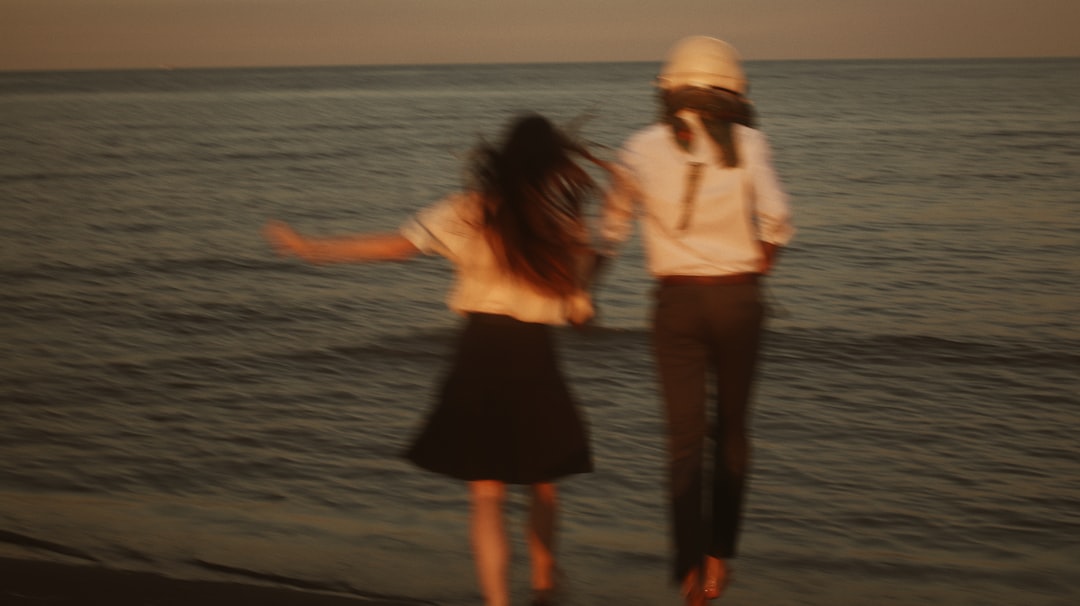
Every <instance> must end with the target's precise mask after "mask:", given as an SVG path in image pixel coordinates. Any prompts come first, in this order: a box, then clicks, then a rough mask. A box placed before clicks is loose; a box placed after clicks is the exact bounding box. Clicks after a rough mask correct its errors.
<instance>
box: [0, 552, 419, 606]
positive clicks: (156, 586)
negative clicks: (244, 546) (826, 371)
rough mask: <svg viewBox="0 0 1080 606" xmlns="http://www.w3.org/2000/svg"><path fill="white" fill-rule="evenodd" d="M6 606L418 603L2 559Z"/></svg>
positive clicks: (0, 580) (0, 590)
mask: <svg viewBox="0 0 1080 606" xmlns="http://www.w3.org/2000/svg"><path fill="white" fill-rule="evenodd" d="M0 604H4V606H31V605H36V606H59V605H64V606H99V605H100V606H106V605H108V606H192V605H198V606H219V605H220V606H244V605H248V604H251V605H256V604H257V605H259V606H359V605H361V604H362V605H364V606H421V605H425V604H433V603H432V602H426V601H422V600H412V599H408V598H395V597H392V596H375V595H346V594H338V593H326V592H316V591H304V590H300V589H294V588H291V587H283V586H274V585H269V584H268V585H254V584H244V583H235V582H227V581H193V580H182V579H173V578H169V577H164V576H161V575H157V574H153V573H149V572H135V571H123V570H113V569H109V568H104V567H100V566H87V565H76V564H64V563H58V562H47V561H42V560H23V559H11V558H0Z"/></svg>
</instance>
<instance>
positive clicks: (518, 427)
mask: <svg viewBox="0 0 1080 606" xmlns="http://www.w3.org/2000/svg"><path fill="white" fill-rule="evenodd" d="M406 457H407V458H408V459H409V460H410V461H412V462H413V463H415V464H416V465H419V466H420V467H422V468H424V469H428V470H430V471H434V472H437V473H441V474H445V475H448V476H451V477H454V478H458V479H461V480H499V481H502V482H506V483H509V484H532V483H536V482H547V481H551V480H555V479H557V478H560V477H563V476H566V475H570V474H575V473H586V472H590V471H592V457H591V453H590V450H589V439H588V431H587V428H586V425H585V422H584V420H583V418H582V415H581V414H580V413H579V411H578V408H577V405H576V404H575V403H574V400H573V398H572V396H571V394H570V390H569V388H568V387H567V385H566V382H565V380H564V379H563V375H562V372H561V371H560V370H559V363H558V359H557V357H556V354H555V348H554V346H553V343H552V339H551V334H550V328H549V327H548V326H547V325H544V324H534V323H528V322H521V321H519V320H516V319H514V318H511V317H509V316H502V315H492V314H471V315H470V316H469V318H468V321H467V322H466V325H465V330H464V331H463V332H462V334H461V336H460V340H459V342H458V349H457V353H456V355H455V358H454V362H453V365H452V367H451V369H450V373H449V376H447V378H446V380H445V382H444V383H443V385H442V389H441V391H440V394H439V398H438V400H437V402H436V403H435V406H434V409H433V410H432V411H431V413H430V414H429V416H428V417H427V419H426V420H425V422H424V424H423V427H422V428H421V430H420V432H419V434H418V436H417V438H416V439H415V441H414V442H413V444H412V446H411V447H410V448H409V450H408V452H407V453H406Z"/></svg>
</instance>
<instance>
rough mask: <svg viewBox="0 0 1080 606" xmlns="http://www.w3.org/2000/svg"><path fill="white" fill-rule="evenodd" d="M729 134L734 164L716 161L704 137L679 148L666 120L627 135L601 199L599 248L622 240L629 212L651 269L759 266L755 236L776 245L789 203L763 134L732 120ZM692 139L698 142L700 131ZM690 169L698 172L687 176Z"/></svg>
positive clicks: (788, 233)
mask: <svg viewBox="0 0 1080 606" xmlns="http://www.w3.org/2000/svg"><path fill="white" fill-rule="evenodd" d="M691 126H694V125H693V124H692V125H691ZM732 134H733V135H734V138H735V143H736V146H737V149H738V151H739V154H740V155H741V160H740V163H739V166H738V167H735V168H727V167H720V166H717V165H716V162H715V160H713V157H714V156H713V151H712V149H711V141H709V143H710V145H701V146H695V149H692V150H691V151H690V152H689V153H688V152H686V151H683V150H682V149H681V148H680V147H679V146H678V145H677V144H676V143H675V140H674V137H673V136H672V134H671V130H670V128H669V127H668V126H667V125H663V124H653V125H652V126H649V127H647V128H645V129H643V130H641V131H639V132H638V133H636V134H635V135H633V136H632V137H631V138H630V139H629V140H628V141H627V142H626V144H625V145H624V146H623V148H622V150H621V151H620V154H619V164H620V170H618V171H617V173H616V174H617V177H618V178H617V179H616V185H615V187H614V188H613V189H612V190H611V191H609V195H608V197H607V199H606V201H605V213H604V230H603V232H604V240H605V242H606V247H607V251H606V252H608V254H613V253H614V252H615V249H616V248H617V247H618V245H619V244H621V243H622V242H623V241H625V240H626V239H627V237H628V236H629V234H630V230H631V223H632V220H633V219H634V217H635V215H637V216H638V217H639V218H640V222H641V226H642V235H643V240H644V243H645V247H646V251H647V253H648V264H649V270H650V272H651V273H653V274H654V275H657V276H664V275H725V274H738V273H754V272H757V271H759V270H760V268H761V266H762V262H763V253H762V249H761V245H760V244H759V242H761V241H764V242H769V243H772V244H777V245H780V246H783V245H785V244H787V243H788V241H789V240H790V239H791V237H792V234H793V233H794V231H795V230H794V228H793V227H792V225H791V209H790V207H789V204H788V195H787V193H786V192H785V191H784V189H783V187H782V186H781V184H780V180H779V179H778V178H777V176H776V172H775V170H774V169H773V165H772V159H771V153H770V149H769V144H768V141H767V140H766V138H765V135H764V133H762V132H761V131H758V130H754V129H751V128H747V127H745V126H740V125H734V126H733V133H732ZM694 138H695V140H696V141H706V140H707V135H706V134H705V133H704V132H697V133H695V135H694ZM694 165H699V167H700V168H697V169H695V168H694V167H693V166H694ZM692 170H696V171H698V172H697V173H696V174H695V175H694V176H693V178H692V177H691V171H692Z"/></svg>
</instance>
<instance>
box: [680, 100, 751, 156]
mask: <svg viewBox="0 0 1080 606" xmlns="http://www.w3.org/2000/svg"><path fill="white" fill-rule="evenodd" d="M684 109H691V110H694V111H696V112H698V114H699V115H700V116H701V121H702V123H703V124H704V125H705V130H706V131H707V132H708V133H709V138H711V139H712V140H713V142H714V143H715V144H716V152H717V153H716V156H717V158H716V163H717V164H718V165H719V166H727V167H734V166H738V165H739V151H738V149H736V146H735V141H734V138H733V137H732V135H731V125H732V124H742V125H743V126H749V127H750V128H754V127H755V122H756V118H757V116H756V114H755V112H754V105H753V103H751V102H750V100H749V99H747V98H746V97H744V96H743V95H740V94H739V93H736V92H734V91H730V90H727V89H723V88H715V87H713V88H702V87H697V86H684V87H680V88H676V89H672V90H666V89H662V90H661V91H660V120H661V121H663V122H665V123H667V124H668V125H669V126H671V130H672V134H673V135H674V136H675V140H676V142H677V143H678V144H679V145H680V146H682V147H683V148H684V149H686V148H688V147H689V137H690V129H689V127H688V126H687V125H686V123H685V122H684V121H683V119H682V118H680V117H679V116H678V115H677V114H678V113H679V111H681V110H684Z"/></svg>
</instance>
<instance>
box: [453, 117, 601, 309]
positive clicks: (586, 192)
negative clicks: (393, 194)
mask: <svg viewBox="0 0 1080 606" xmlns="http://www.w3.org/2000/svg"><path fill="white" fill-rule="evenodd" d="M575 155H576V156H580V157H582V158H585V159H588V160H590V161H593V162H596V163H598V164H601V163H600V162H599V161H598V160H596V159H595V158H594V157H593V156H592V155H591V154H590V153H589V152H588V151H587V150H586V149H585V147H584V146H583V145H581V144H578V143H576V142H574V141H572V140H571V139H570V138H569V137H567V136H566V135H564V134H563V133H562V132H560V131H559V130H558V129H557V128H556V127H555V126H554V125H553V124H552V123H551V122H550V121H548V119H547V118H544V117H543V116H540V115H538V114H524V115H521V116H519V117H518V118H516V119H515V120H514V121H513V122H512V123H511V124H510V127H509V129H508V131H507V134H506V136H505V138H504V140H503V142H502V144H501V145H500V146H498V147H495V146H491V145H486V144H485V145H481V146H480V147H479V148H478V149H477V150H476V153H475V155H474V159H473V163H472V167H471V168H472V178H473V181H474V183H473V187H475V189H476V190H477V191H478V192H479V193H480V196H481V199H482V200H483V211H484V212H483V227H484V233H485V234H486V236H487V238H488V242H489V243H490V244H491V246H492V248H493V249H494V251H495V255H496V258H497V259H498V261H499V263H501V264H502V266H503V268H504V269H506V270H507V271H509V272H510V273H511V274H513V275H514V276H517V277H518V278H520V279H522V280H524V281H525V282H527V283H529V284H530V285H532V286H533V287H534V288H536V289H537V290H539V291H540V292H543V293H545V294H550V295H554V296H557V297H565V296H568V295H570V294H572V293H574V292H575V291H577V290H578V289H580V288H581V287H582V277H581V276H582V272H581V271H580V269H581V260H582V257H583V255H584V253H585V251H586V250H587V248H588V239H587V235H586V234H585V233H584V226H583V223H582V210H583V207H584V204H585V202H586V200H587V199H588V197H589V196H591V195H593V194H594V193H595V192H596V191H597V185H596V183H595V181H594V180H593V179H592V178H591V177H590V176H589V174H588V173H587V172H586V171H585V170H584V169H582V168H581V167H580V166H579V165H578V164H577V163H575V161H574V156H575Z"/></svg>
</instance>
